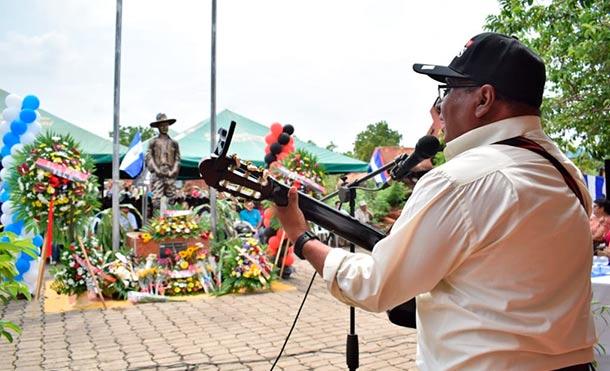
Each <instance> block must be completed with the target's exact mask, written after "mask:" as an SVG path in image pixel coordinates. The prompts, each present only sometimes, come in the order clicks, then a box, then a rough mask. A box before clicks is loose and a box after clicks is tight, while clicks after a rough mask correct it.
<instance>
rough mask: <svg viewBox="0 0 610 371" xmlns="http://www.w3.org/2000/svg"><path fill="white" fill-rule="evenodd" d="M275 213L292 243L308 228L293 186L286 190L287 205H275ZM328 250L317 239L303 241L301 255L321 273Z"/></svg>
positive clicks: (297, 194) (328, 248)
mask: <svg viewBox="0 0 610 371" xmlns="http://www.w3.org/2000/svg"><path fill="white" fill-rule="evenodd" d="M275 215H277V217H278V219H279V220H280V223H282V228H284V231H285V232H286V236H287V237H288V239H289V240H290V241H292V242H293V243H294V241H296V239H297V238H299V236H300V235H302V234H303V233H305V232H306V231H308V230H309V226H308V225H307V221H306V220H305V217H304V216H303V213H302V212H301V210H300V209H299V193H298V192H297V189H296V188H295V187H291V188H290V190H288V205H286V207H280V206H277V205H276V206H275ZM329 251H330V247H328V246H327V245H325V244H324V243H322V242H320V241H318V240H310V241H308V242H306V243H305V246H304V248H303V255H304V256H305V258H306V259H307V261H309V262H310V263H311V265H312V266H313V267H314V268H315V269H316V271H318V273H319V274H320V275H322V270H323V268H324V260H325V259H326V255H328V252H329Z"/></svg>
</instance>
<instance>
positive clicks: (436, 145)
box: [415, 135, 441, 158]
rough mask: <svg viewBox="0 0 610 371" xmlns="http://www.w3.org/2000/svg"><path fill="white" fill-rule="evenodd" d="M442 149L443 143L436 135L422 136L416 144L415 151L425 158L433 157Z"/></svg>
mask: <svg viewBox="0 0 610 371" xmlns="http://www.w3.org/2000/svg"><path fill="white" fill-rule="evenodd" d="M440 149H441V143H440V142H439V141H438V138H437V137H435V136H434V135H426V136H423V137H421V138H420V139H419V140H418V141H417V144H416V145H415V152H417V153H419V154H421V156H422V157H423V158H431V157H434V155H436V153H437V152H438V151H439V150H440Z"/></svg>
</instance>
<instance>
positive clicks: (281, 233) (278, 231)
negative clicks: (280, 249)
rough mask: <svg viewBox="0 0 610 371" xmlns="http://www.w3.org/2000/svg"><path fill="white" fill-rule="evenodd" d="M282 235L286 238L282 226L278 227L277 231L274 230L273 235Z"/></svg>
mask: <svg viewBox="0 0 610 371" xmlns="http://www.w3.org/2000/svg"><path fill="white" fill-rule="evenodd" d="M282 235H284V238H286V235H285V234H284V230H283V229H282V228H280V229H278V230H277V232H275V237H277V238H278V240H279V239H281V238H282Z"/></svg>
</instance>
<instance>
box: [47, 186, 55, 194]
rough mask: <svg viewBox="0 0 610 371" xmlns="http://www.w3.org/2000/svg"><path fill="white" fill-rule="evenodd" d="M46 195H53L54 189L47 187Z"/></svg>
mask: <svg viewBox="0 0 610 371" xmlns="http://www.w3.org/2000/svg"><path fill="white" fill-rule="evenodd" d="M47 193H48V194H51V195H52V194H53V193H55V188H53V187H51V186H48V187H47Z"/></svg>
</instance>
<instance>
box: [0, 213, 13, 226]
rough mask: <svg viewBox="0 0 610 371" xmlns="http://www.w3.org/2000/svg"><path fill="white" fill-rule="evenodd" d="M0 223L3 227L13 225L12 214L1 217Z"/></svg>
mask: <svg viewBox="0 0 610 371" xmlns="http://www.w3.org/2000/svg"><path fill="white" fill-rule="evenodd" d="M0 222H1V223H2V225H9V224H13V216H12V215H10V214H2V216H0Z"/></svg>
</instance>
